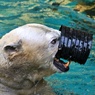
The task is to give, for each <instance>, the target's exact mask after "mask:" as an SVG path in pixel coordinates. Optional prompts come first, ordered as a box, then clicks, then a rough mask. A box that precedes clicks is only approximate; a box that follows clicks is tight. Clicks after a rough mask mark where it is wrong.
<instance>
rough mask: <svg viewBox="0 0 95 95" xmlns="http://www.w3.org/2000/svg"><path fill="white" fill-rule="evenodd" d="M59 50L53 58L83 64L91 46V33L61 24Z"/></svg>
mask: <svg viewBox="0 0 95 95" xmlns="http://www.w3.org/2000/svg"><path fill="white" fill-rule="evenodd" d="M59 30H60V31H61V38H60V42H59V50H58V52H57V54H56V56H55V58H57V59H59V60H60V58H63V59H66V60H68V61H74V62H78V63H79V64H85V62H86V60H87V58H88V56H89V53H90V49H91V47H92V39H93V35H92V34H90V33H87V32H83V31H79V30H75V29H72V28H69V27H66V26H63V25H62V26H61V27H60V29H59Z"/></svg>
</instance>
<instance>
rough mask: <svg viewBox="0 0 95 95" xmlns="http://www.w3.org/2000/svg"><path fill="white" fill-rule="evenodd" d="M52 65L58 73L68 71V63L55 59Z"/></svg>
mask: <svg viewBox="0 0 95 95" xmlns="http://www.w3.org/2000/svg"><path fill="white" fill-rule="evenodd" d="M53 64H54V66H55V67H56V68H57V69H59V70H60V71H62V72H67V71H68V70H69V64H70V62H69V63H65V62H63V61H61V60H59V59H57V58H55V59H54V62H53ZM66 64H67V65H66Z"/></svg>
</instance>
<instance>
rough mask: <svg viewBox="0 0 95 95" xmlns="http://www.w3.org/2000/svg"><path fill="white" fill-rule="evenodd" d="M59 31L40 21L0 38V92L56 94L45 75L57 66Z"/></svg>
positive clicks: (5, 94) (8, 93) (23, 94)
mask: <svg viewBox="0 0 95 95" xmlns="http://www.w3.org/2000/svg"><path fill="white" fill-rule="evenodd" d="M60 36H61V33H60V31H58V30H56V29H53V28H49V27H47V26H44V25H41V24H35V23H34V24H26V25H23V26H20V27H18V28H16V29H13V30H12V31H10V32H9V33H7V34H6V35H4V36H3V37H2V38H1V39H0V95H54V93H53V92H51V90H50V89H48V86H46V83H45V81H44V80H43V77H46V76H49V75H51V74H53V73H55V72H56V71H58V70H59V69H58V68H57V67H56V66H54V64H53V62H54V57H55V54H56V52H57V51H58V45H59V38H60Z"/></svg>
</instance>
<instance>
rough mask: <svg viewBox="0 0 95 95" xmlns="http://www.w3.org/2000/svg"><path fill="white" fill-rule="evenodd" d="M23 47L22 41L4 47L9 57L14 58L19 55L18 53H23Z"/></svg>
mask: <svg viewBox="0 0 95 95" xmlns="http://www.w3.org/2000/svg"><path fill="white" fill-rule="evenodd" d="M21 47H22V41H21V40H19V41H18V42H17V43H13V44H10V45H6V46H5V47H4V52H5V53H6V54H7V56H10V57H12V56H15V55H17V54H18V52H19V51H21Z"/></svg>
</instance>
